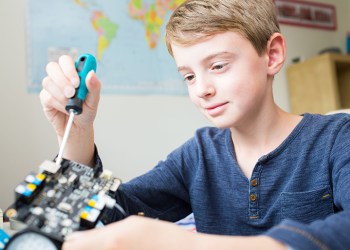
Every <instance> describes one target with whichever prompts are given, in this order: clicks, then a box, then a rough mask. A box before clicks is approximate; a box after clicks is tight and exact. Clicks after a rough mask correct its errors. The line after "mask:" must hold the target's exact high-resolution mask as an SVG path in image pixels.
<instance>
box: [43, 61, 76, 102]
mask: <svg viewBox="0 0 350 250" xmlns="http://www.w3.org/2000/svg"><path fill="white" fill-rule="evenodd" d="M46 72H47V74H48V76H49V77H50V78H51V80H52V83H53V84H55V85H57V86H58V87H59V88H60V89H61V92H62V93H68V94H70V93H72V92H74V91H75V88H74V86H73V85H72V83H71V82H70V80H69V79H68V78H67V77H66V76H65V74H64V72H63V71H62V68H61V66H60V65H59V64H58V63H56V62H50V63H48V64H47V65H46ZM66 97H67V98H69V97H71V96H66Z"/></svg>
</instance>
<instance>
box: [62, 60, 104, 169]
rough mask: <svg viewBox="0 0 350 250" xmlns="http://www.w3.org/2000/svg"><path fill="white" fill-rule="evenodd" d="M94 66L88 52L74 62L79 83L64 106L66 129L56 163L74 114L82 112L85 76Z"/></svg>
mask: <svg viewBox="0 0 350 250" xmlns="http://www.w3.org/2000/svg"><path fill="white" fill-rule="evenodd" d="M96 67H97V63H96V59H95V57H94V56H92V55H90V54H82V55H81V56H79V58H78V59H77V60H76V62H75V68H76V70H77V73H78V75H79V78H80V84H79V87H78V88H76V89H75V94H74V96H73V97H72V98H70V99H69V100H68V103H67V105H66V107H65V108H66V110H67V112H68V113H69V119H68V122H67V126H66V130H65V131H64V135H63V139H62V143H61V146H60V150H59V153H58V156H57V158H56V164H57V165H61V162H62V157H63V152H64V148H65V146H66V143H67V140H68V136H69V132H70V129H71V127H72V125H73V120H74V116H75V115H80V114H81V113H82V112H83V102H84V100H85V98H86V95H87V93H88V89H87V87H86V83H85V78H86V76H87V74H88V73H89V72H90V71H91V70H93V71H95V72H96Z"/></svg>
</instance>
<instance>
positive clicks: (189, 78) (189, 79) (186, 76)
mask: <svg viewBox="0 0 350 250" xmlns="http://www.w3.org/2000/svg"><path fill="white" fill-rule="evenodd" d="M193 79H194V75H185V76H184V81H185V82H189V83H190V82H192V81H193Z"/></svg>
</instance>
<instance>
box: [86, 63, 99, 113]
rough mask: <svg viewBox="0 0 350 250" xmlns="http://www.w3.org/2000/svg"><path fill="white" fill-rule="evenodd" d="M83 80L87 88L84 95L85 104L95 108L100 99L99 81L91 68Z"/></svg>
mask: <svg viewBox="0 0 350 250" xmlns="http://www.w3.org/2000/svg"><path fill="white" fill-rule="evenodd" d="M85 82H86V87H87V88H88V90H89V94H88V95H87V97H86V105H88V106H89V107H90V108H91V109H94V110H97V107H98V103H99V100H100V91H101V83H100V81H99V80H98V78H97V76H96V74H95V72H94V71H93V70H91V71H90V72H89V73H88V74H87V76H86V79H85Z"/></svg>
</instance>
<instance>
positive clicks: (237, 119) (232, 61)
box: [172, 32, 272, 128]
mask: <svg viewBox="0 0 350 250" xmlns="http://www.w3.org/2000/svg"><path fill="white" fill-rule="evenodd" d="M172 50H173V54H174V58H175V62H176V64H177V67H178V70H179V72H180V74H181V75H182V76H183V78H184V80H185V82H186V84H187V85H188V92H189V96H190V99H191V101H192V102H193V103H194V104H196V106H197V107H198V108H199V109H200V111H201V112H202V113H203V114H204V115H205V116H206V117H207V118H208V119H209V120H210V121H211V122H213V124H214V125H215V126H217V127H221V128H232V127H237V126H245V125H246V124H249V121H252V119H254V116H255V115H256V114H257V112H258V111H259V109H261V108H262V107H263V106H264V104H266V103H268V101H270V100H269V98H272V95H271V94H270V93H272V90H271V80H269V79H272V77H269V76H268V72H267V68H268V56H267V55H266V54H263V55H262V56H259V55H258V54H257V52H256V50H255V49H254V47H253V46H252V44H251V43H250V42H249V41H248V40H247V39H245V38H243V37H242V36H241V35H239V34H238V33H235V32H225V33H221V34H217V35H214V36H212V37H210V38H209V39H207V40H204V41H202V42H199V43H197V44H194V45H191V46H186V47H184V46H178V45H174V44H172ZM265 106H266V105H265Z"/></svg>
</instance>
